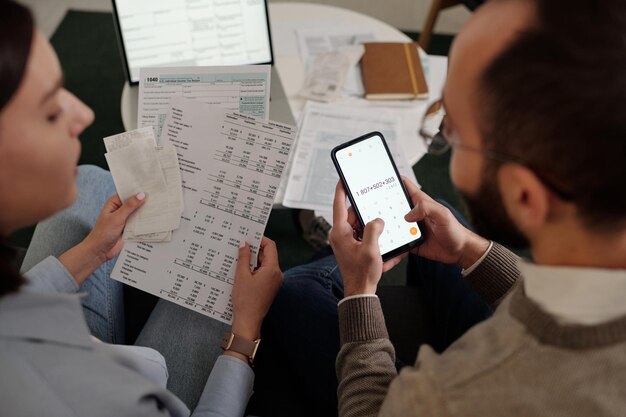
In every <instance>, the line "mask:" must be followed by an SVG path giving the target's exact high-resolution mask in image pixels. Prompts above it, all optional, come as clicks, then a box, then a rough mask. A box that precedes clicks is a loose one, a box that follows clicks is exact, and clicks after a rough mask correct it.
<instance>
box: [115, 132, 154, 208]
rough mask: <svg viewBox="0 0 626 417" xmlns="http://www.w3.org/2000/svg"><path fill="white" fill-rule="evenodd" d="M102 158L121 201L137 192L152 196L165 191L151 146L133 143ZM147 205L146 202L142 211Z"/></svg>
mask: <svg viewBox="0 0 626 417" xmlns="http://www.w3.org/2000/svg"><path fill="white" fill-rule="evenodd" d="M104 156H105V158H106V160H107V163H108V164H109V170H110V171H111V175H112V176H113V182H114V183H115V189H116V190H117V194H118V195H119V196H120V199H122V201H126V200H128V199H129V198H131V197H133V196H134V195H136V194H137V193H139V192H145V193H146V194H148V195H152V194H155V193H158V192H160V191H161V190H162V189H165V178H164V177H163V171H162V170H161V165H160V164H159V159H158V157H157V155H156V151H155V149H154V146H153V145H150V144H145V143H141V142H138V143H133V144H130V145H128V146H126V147H124V149H123V150H118V151H115V152H109V153H106V154H105V155H104ZM147 205H148V204H147V202H146V204H144V206H143V207H142V209H145V207H146V206H147ZM139 210H141V209H139ZM139 210H137V212H139Z"/></svg>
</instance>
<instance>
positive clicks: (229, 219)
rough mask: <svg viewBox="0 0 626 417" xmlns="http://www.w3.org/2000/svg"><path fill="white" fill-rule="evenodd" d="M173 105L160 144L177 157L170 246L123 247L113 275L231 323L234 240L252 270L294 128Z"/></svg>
mask: <svg viewBox="0 0 626 417" xmlns="http://www.w3.org/2000/svg"><path fill="white" fill-rule="evenodd" d="M170 106H171V108H170V112H169V114H168V116H167V118H166V121H165V124H164V127H163V134H162V136H161V141H162V142H165V143H167V142H169V143H171V144H172V145H174V146H175V147H176V150H177V153H178V159H179V163H180V168H181V176H182V183H183V198H184V211H183V214H182V217H181V223H180V228H179V229H178V230H176V231H175V232H174V233H173V235H172V240H171V241H169V242H164V243H147V242H126V243H125V245H124V249H123V250H122V253H121V254H120V256H119V258H118V260H117V263H116V265H115V268H114V270H113V273H112V274H111V276H112V277H113V278H114V279H116V280H118V281H121V282H123V283H125V284H128V285H131V286H133V287H137V288H139V289H141V290H143V291H146V292H149V293H151V294H154V295H156V296H159V297H161V298H164V299H167V300H170V301H172V302H175V303H177V304H180V305H182V306H184V307H187V308H189V309H192V310H194V311H197V312H199V313H202V314H205V315H207V316H209V317H213V318H215V319H217V320H220V321H222V322H225V323H230V322H231V321H232V305H231V292H232V285H233V283H234V279H235V269H236V265H237V257H238V253H239V242H241V241H242V240H245V241H246V242H248V243H249V244H250V249H251V251H252V256H251V262H250V267H251V268H253V267H255V266H256V265H257V255H258V250H259V245H260V242H261V238H262V236H263V233H264V231H265V226H266V225H267V221H268V219H269V215H270V211H271V209H272V204H273V203H274V197H275V195H276V191H277V189H278V186H279V184H280V180H281V175H282V174H283V170H284V169H285V166H286V165H287V160H288V157H289V151H290V150H291V147H292V144H293V141H294V138H295V135H296V128H295V127H293V126H288V125H283V124H279V123H274V122H271V121H267V120H262V119H257V118H254V117H252V116H247V115H242V114H239V113H234V112H232V111H231V110H228V109H224V108H221V107H217V106H212V105H209V104H206V103H202V102H199V101H196V100H191V99H187V98H184V97H173V98H172V100H171V104H170ZM148 198H150V196H148Z"/></svg>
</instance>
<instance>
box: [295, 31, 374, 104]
mask: <svg viewBox="0 0 626 417" xmlns="http://www.w3.org/2000/svg"><path fill="white" fill-rule="evenodd" d="M297 34H298V46H299V48H300V57H301V58H302V62H303V63H304V67H305V73H309V72H311V70H312V68H313V63H314V59H315V57H316V56H318V55H321V54H327V53H330V52H335V51H337V50H339V49H341V48H344V47H348V46H354V45H360V44H362V43H365V42H373V41H376V35H375V33H374V32H373V31H372V30H371V29H368V28H363V27H357V26H334V27H321V28H320V27H317V28H308V29H300V30H298V31H297ZM343 91H344V92H345V93H346V94H350V95H356V96H362V95H363V94H365V90H364V89H363V80H362V79H361V71H360V69H359V67H358V66H355V67H353V68H352V70H351V71H350V72H349V74H348V76H347V78H346V83H345V86H344V89H343Z"/></svg>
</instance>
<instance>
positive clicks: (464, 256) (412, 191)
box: [402, 177, 489, 269]
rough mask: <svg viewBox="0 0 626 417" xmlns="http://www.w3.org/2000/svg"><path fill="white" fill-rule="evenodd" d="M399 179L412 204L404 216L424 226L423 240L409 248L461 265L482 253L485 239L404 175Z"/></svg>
mask: <svg viewBox="0 0 626 417" xmlns="http://www.w3.org/2000/svg"><path fill="white" fill-rule="evenodd" d="M402 181H403V182H404V185H405V187H406V189H407V191H408V193H409V196H410V197H411V201H412V202H413V205H414V207H413V209H412V210H411V211H410V212H409V213H407V214H406V215H405V216H404V219H405V220H406V221H408V222H417V221H421V222H422V225H423V226H424V229H425V230H424V235H425V237H426V238H425V239H424V243H422V244H421V245H420V246H418V247H417V248H415V249H413V250H412V252H413V253H415V254H418V255H419V256H423V257H424V258H428V259H431V260H433V261H439V262H443V263H447V264H457V265H459V266H461V267H462V268H464V269H467V268H469V267H470V266H472V265H473V264H474V262H476V261H477V260H478V259H479V258H480V257H481V256H482V255H483V254H484V253H485V251H486V250H487V248H488V247H489V241H488V240H486V239H484V238H482V237H480V236H478V235H477V234H476V233H474V232H472V231H471V230H469V229H467V228H465V226H463V225H462V224H461V223H460V222H459V221H458V220H457V219H456V217H454V215H453V214H452V212H451V211H450V210H449V209H448V208H447V207H446V206H444V205H442V204H440V203H438V202H436V201H435V200H433V199H432V198H431V197H430V196H428V195H427V194H426V193H425V192H423V191H422V190H420V189H419V188H418V187H417V185H415V184H413V183H411V182H410V181H409V180H408V179H407V178H405V177H402Z"/></svg>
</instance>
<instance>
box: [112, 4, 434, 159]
mask: <svg viewBox="0 0 626 417" xmlns="http://www.w3.org/2000/svg"><path fill="white" fill-rule="evenodd" d="M269 14H270V23H271V31H272V46H273V50H274V60H275V65H276V69H277V71H278V74H279V75H280V78H281V81H282V83H283V87H284V88H285V93H286V94H287V98H288V100H289V105H290V107H291V110H292V112H293V113H294V114H298V113H299V112H300V110H302V108H303V106H304V103H305V100H304V99H302V98H300V97H298V96H297V93H298V91H299V90H300V88H301V87H302V84H303V82H304V63H303V62H302V60H301V58H300V54H299V50H298V44H297V36H296V30H297V29H307V28H315V27H328V26H334V25H340V26H359V27H366V28H368V29H369V30H371V31H372V32H374V33H375V35H376V38H377V40H379V41H387V42H410V41H411V39H410V38H409V37H408V36H406V35H405V34H404V33H402V32H400V31H399V30H398V29H396V28H394V27H393V26H390V25H388V24H387V23H384V22H381V21H380V20H377V19H374V18H373V17H370V16H367V15H364V14H362V13H358V12H354V11H351V10H347V9H342V8H340V7H335V6H327V5H321V4H310V3H271V4H270V5H269ZM442 59H445V58H442ZM442 64H443V69H444V70H443V71H441V68H442ZM431 68H432V69H433V70H436V71H438V72H443V74H442V77H438V78H439V79H438V82H437V84H442V83H443V78H445V63H443V62H442V61H440V62H438V65H437V66H431ZM432 90H433V89H432V88H431V91H432ZM137 94H138V88H137V87H130V86H129V84H128V83H126V85H125V86H124V91H123V92H122V100H121V112H122V121H123V123H124V127H125V128H126V130H133V129H136V128H137ZM434 94H437V93H434ZM433 98H436V97H433ZM418 158H419V156H417V155H416V156H409V158H408V159H409V163H411V165H413V164H415V163H416V162H417V159H418Z"/></svg>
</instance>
